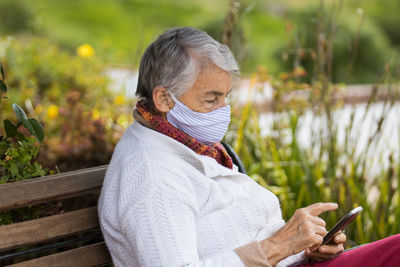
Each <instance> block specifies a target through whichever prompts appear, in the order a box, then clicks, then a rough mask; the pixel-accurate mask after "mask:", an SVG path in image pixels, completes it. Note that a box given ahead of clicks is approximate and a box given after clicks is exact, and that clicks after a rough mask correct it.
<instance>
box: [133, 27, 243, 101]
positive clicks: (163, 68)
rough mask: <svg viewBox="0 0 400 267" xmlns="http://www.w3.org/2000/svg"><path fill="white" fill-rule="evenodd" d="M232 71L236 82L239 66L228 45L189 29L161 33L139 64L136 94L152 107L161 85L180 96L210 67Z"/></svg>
mask: <svg viewBox="0 0 400 267" xmlns="http://www.w3.org/2000/svg"><path fill="white" fill-rule="evenodd" d="M210 63H212V64H215V65H216V66H217V67H219V68H221V69H222V70H225V71H227V72H229V73H230V74H231V76H232V79H235V80H236V79H237V78H238V75H239V67H238V64H237V63H236V61H235V58H234V57H233V55H232V52H231V51H230V49H229V48H228V47H227V46H226V45H222V44H220V43H219V42H217V41H216V40H214V39H213V38H212V37H210V36H209V35H208V34H207V33H206V32H204V31H201V30H197V29H194V28H190V27H183V28H172V29H169V30H167V31H165V32H164V33H163V34H161V35H160V36H159V37H158V38H157V39H156V40H155V41H154V42H153V43H151V44H150V45H149V46H148V47H147V49H146V51H145V52H144V54H143V56H142V59H141V61H140V67H139V81H138V85H137V89H136V95H137V96H138V97H141V98H144V99H145V100H146V102H147V103H148V104H150V106H151V108H153V107H154V106H153V105H154V104H153V97H152V95H153V89H154V88H155V87H156V86H162V87H165V88H166V89H167V91H168V92H170V93H172V94H173V95H174V96H176V97H179V96H180V95H182V94H183V93H185V91H186V90H188V89H190V88H191V87H192V86H193V84H194V82H195V81H196V79H197V76H198V74H199V73H200V71H201V70H202V69H204V68H205V67H206V66H207V65H208V64H210Z"/></svg>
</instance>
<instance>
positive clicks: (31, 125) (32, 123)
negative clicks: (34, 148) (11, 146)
mask: <svg viewBox="0 0 400 267" xmlns="http://www.w3.org/2000/svg"><path fill="white" fill-rule="evenodd" d="M22 125H24V127H25V128H26V129H28V130H29V132H30V133H31V134H32V135H33V136H35V137H36V138H37V140H38V141H39V142H40V143H42V141H43V139H44V131H43V127H42V125H40V123H39V122H38V121H37V120H35V119H32V118H31V119H24V120H23V121H22Z"/></svg>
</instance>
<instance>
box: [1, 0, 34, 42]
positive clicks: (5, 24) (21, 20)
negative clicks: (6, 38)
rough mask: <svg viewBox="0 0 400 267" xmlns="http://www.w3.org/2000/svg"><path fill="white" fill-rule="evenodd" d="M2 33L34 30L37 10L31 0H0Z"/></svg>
mask: <svg viewBox="0 0 400 267" xmlns="http://www.w3.org/2000/svg"><path fill="white" fill-rule="evenodd" d="M0 10H1V16H0V34H18V33H23V32H29V31H32V30H34V22H35V11H34V6H33V5H32V3H31V1H27V0H2V1H0Z"/></svg>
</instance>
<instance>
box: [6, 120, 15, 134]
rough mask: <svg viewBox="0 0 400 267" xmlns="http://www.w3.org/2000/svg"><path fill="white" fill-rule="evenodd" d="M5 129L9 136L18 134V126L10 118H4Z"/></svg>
mask: <svg viewBox="0 0 400 267" xmlns="http://www.w3.org/2000/svg"><path fill="white" fill-rule="evenodd" d="M3 123H4V129H5V130H6V134H7V137H14V136H16V135H17V126H15V125H14V123H12V122H11V121H10V120H4V121H3Z"/></svg>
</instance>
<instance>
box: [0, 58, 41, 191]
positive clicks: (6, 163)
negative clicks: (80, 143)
mask: <svg viewBox="0 0 400 267" xmlns="http://www.w3.org/2000/svg"><path fill="white" fill-rule="evenodd" d="M0 74H1V78H2V80H1V81H2V82H3V84H4V85H5V82H4V78H5V75H4V69H3V67H2V64H1V63H0ZM5 86H6V85H5ZM5 91H6V90H5ZM12 108H13V110H14V112H15V115H16V117H17V123H16V124H15V123H13V122H12V121H10V120H9V119H5V120H4V121H3V125H4V132H5V134H6V135H5V136H2V135H0V155H1V156H0V183H6V182H12V181H19V180H24V179H28V178H32V177H38V176H44V175H46V174H47V170H46V169H43V168H42V166H41V165H40V164H39V163H38V162H37V161H36V157H37V155H38V152H39V146H38V145H37V143H36V140H35V138H32V137H29V136H25V135H24V134H23V132H21V131H19V129H20V127H21V126H24V127H25V129H26V130H28V132H29V133H30V134H31V135H33V136H35V137H36V139H37V140H38V141H39V142H42V141H43V138H44V131H43V128H42V126H41V125H40V123H39V122H38V121H37V120H35V119H33V118H28V117H27V116H26V114H25V111H24V110H23V109H22V108H21V107H20V106H18V105H17V104H15V103H14V104H13V105H12ZM0 133H1V132H0Z"/></svg>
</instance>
